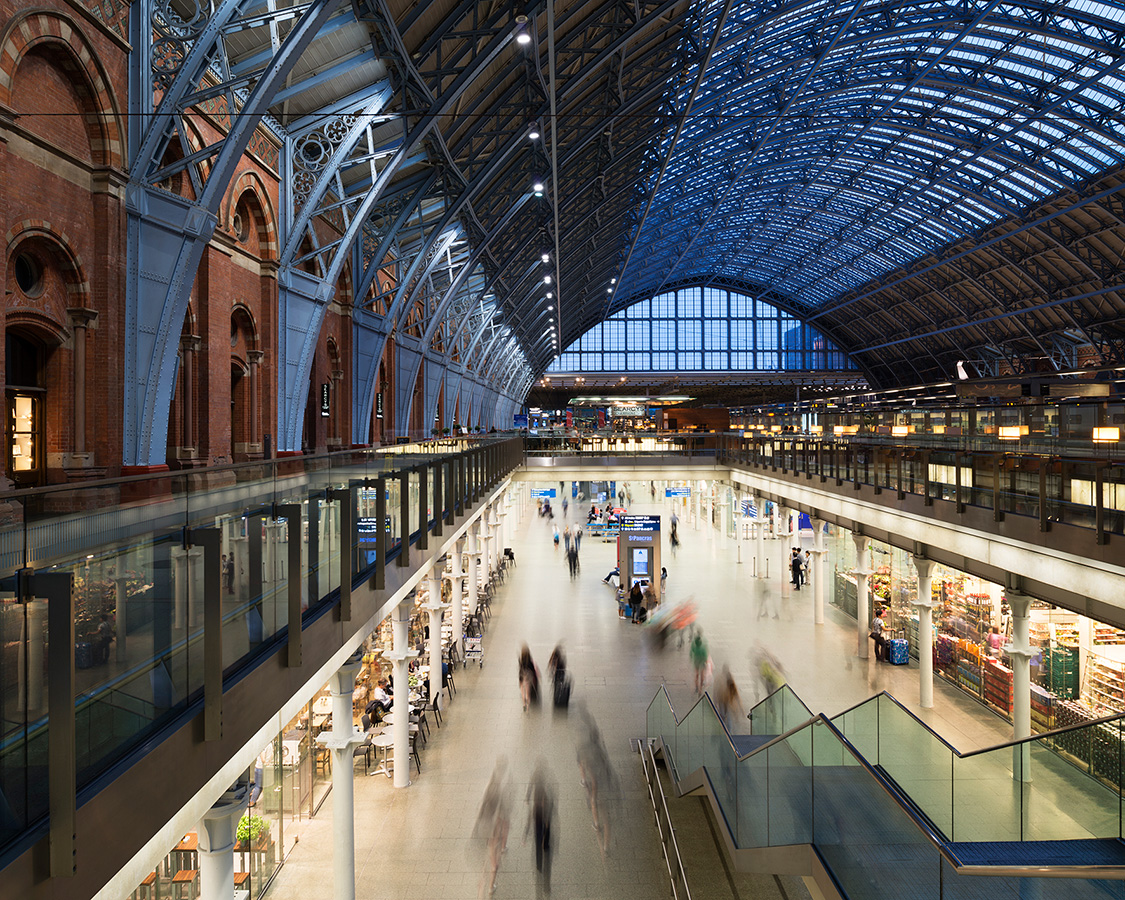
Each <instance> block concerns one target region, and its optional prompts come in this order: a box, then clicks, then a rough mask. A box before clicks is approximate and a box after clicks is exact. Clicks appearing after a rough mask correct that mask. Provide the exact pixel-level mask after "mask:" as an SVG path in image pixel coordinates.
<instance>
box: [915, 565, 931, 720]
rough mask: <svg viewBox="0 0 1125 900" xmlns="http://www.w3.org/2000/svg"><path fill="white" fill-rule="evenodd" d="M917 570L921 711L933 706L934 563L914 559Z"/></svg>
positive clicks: (919, 695) (919, 697)
mask: <svg viewBox="0 0 1125 900" xmlns="http://www.w3.org/2000/svg"><path fill="white" fill-rule="evenodd" d="M914 568H915V569H917V570H918V597H917V598H916V599H915V601H914V605H915V606H916V607H918V705H919V706H921V707H922V708H923V709H933V706H934V593H933V582H934V561H933V560H932V559H926V558H925V557H924V556H915V557H914Z"/></svg>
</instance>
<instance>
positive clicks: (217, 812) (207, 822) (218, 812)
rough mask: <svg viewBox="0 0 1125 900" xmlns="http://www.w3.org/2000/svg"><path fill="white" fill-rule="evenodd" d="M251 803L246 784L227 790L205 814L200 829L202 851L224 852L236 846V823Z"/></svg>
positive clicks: (200, 848)
mask: <svg viewBox="0 0 1125 900" xmlns="http://www.w3.org/2000/svg"><path fill="white" fill-rule="evenodd" d="M249 803H250V792H249V790H247V787H246V785H244V784H239V785H236V786H235V787H232V788H231V789H230V790H228V791H226V792H225V793H224V794H223V796H222V797H220V798H219V799H218V801H216V803H215V804H214V805H213V806H212V807H211V808H210V809H209V810H207V812H205V813H204V814H203V818H202V819H200V824H201V825H202V826H203V827H202V828H200V829H199V850H200V852H201V853H223V852H225V851H230V850H232V849H233V848H234V823H235V822H236V821H237V820H238V819H240V818H241V817H242V813H243V812H244V811H245V810H246V808H247V806H249Z"/></svg>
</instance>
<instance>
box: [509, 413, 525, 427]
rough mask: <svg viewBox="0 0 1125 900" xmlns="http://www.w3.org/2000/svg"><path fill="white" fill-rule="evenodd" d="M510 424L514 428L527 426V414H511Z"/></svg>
mask: <svg viewBox="0 0 1125 900" xmlns="http://www.w3.org/2000/svg"><path fill="white" fill-rule="evenodd" d="M512 426H513V427H514V428H527V416H512Z"/></svg>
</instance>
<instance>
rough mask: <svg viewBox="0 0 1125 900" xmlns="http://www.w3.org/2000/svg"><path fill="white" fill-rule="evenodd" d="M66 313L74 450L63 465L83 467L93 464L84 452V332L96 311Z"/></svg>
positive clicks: (75, 308) (95, 316) (88, 454)
mask: <svg viewBox="0 0 1125 900" xmlns="http://www.w3.org/2000/svg"><path fill="white" fill-rule="evenodd" d="M66 314H67V318H68V320H69V322H70V327H71V328H73V329H74V423H73V424H74V450H73V452H72V453H71V454H70V455H69V456H70V458H69V459H68V460H67V461H66V463H65V466H66V468H68V469H85V468H89V467H90V466H91V465H92V464H93V454H92V453H87V452H86V333H87V331H88V330H89V328H90V326H91V325H93V324H94V322H95V321H96V320H97V318H98V313H97V310H94V309H86V308H85V307H72V308H70V309H68V310H67V311H66Z"/></svg>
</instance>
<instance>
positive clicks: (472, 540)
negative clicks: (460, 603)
mask: <svg viewBox="0 0 1125 900" xmlns="http://www.w3.org/2000/svg"><path fill="white" fill-rule="evenodd" d="M479 527H480V522H479V521H477V522H470V523H469V527H468V530H467V531H466V532H465V535H466V541H465V552H466V553H468V554H469V575H468V581H469V601H468V602H469V614H470V615H472V614H473V613H475V612H476V611H477V603H478V590H479V589H478V588H477V578H478V570H477V556H478V554H479V553H480V550H479V542H478V541H477V529H478V528H479Z"/></svg>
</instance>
